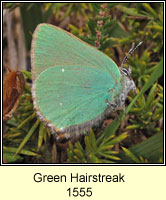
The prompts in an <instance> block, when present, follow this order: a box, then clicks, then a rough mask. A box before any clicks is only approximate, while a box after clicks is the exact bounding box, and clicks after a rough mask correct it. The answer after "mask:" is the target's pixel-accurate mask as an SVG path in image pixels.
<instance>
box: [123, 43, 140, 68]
mask: <svg viewBox="0 0 166 200" xmlns="http://www.w3.org/2000/svg"><path fill="white" fill-rule="evenodd" d="M142 43H143V41H141V42H139V43H138V44H137V46H136V47H134V46H135V43H134V42H133V43H132V46H131V49H130V50H129V52H128V54H127V55H126V56H125V57H124V59H123V61H122V64H121V66H120V67H121V68H123V65H124V64H125V63H126V61H127V59H128V58H129V57H130V56H131V55H132V54H133V52H134V51H135V50H136V49H137V48H138V47H139V46H140V45H141V44H142Z"/></svg>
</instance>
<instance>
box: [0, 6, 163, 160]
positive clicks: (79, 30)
mask: <svg viewBox="0 0 166 200" xmlns="http://www.w3.org/2000/svg"><path fill="white" fill-rule="evenodd" d="M15 9H20V13H21V20H22V25H23V30H24V36H25V44H26V52H27V58H28V55H29V51H30V48H31V40H32V33H33V31H34V29H35V27H36V26H37V24H39V23H42V22H47V23H51V24H54V25H56V26H59V27H62V28H64V29H66V30H68V31H70V32H72V33H73V34H74V35H76V36H78V37H80V38H81V39H82V40H84V41H86V42H88V43H89V44H91V45H93V46H96V48H98V49H99V50H101V51H103V52H104V53H106V54H107V55H108V56H110V57H111V58H112V59H113V60H114V61H115V62H116V63H117V64H118V65H119V66H120V63H121V62H122V59H123V57H124V55H125V53H126V52H128V50H129V49H130V46H131V44H132V43H133V42H135V43H136V44H137V43H139V42H140V41H143V44H142V45H141V47H139V49H137V51H136V52H135V54H134V56H132V57H131V58H129V61H128V64H129V65H130V67H131V69H132V78H133V80H134V81H135V84H136V86H137V93H138V94H137V95H136V96H134V94H130V96H129V98H128V101H127V102H126V104H127V105H128V107H127V108H126V115H125V114H124V113H123V112H122V111H118V115H119V117H117V116H114V114H113V116H110V118H109V119H107V120H105V122H104V124H103V125H102V127H101V128H100V129H96V130H90V132H89V134H87V135H86V136H84V137H81V138H80V139H79V140H78V141H76V142H75V141H69V142H68V141H66V142H63V143H62V142H56V143H53V142H52V141H53V140H54V138H53V136H52V135H51V134H50V132H49V130H48V129H47V128H46V127H45V126H44V125H43V123H41V122H40V121H39V119H37V118H36V114H35V111H34V110H33V104H32V98H31V80H32V79H31V73H30V72H28V71H26V70H22V73H23V74H24V76H25V79H26V87H25V89H24V93H23V95H22V97H21V100H20V104H19V106H18V108H17V110H16V111H15V112H14V114H13V117H12V118H11V119H10V120H8V121H6V122H5V131H4V133H3V160H4V162H6V163H13V162H14V163H32V162H33V163H51V162H52V163H54V162H69V163H162V162H163V3H107V4H105V3H104V4H103V3H5V4H4V10H7V11H8V12H13V11H14V10H15ZM3 40H4V41H5V40H6V38H5V37H4V38H3ZM16 40H17V38H16ZM7 45H8V44H6V48H7ZM27 65H28V62H27ZM29 68H30V66H27V69H29ZM105 127H106V128H105ZM66 152H67V153H66Z"/></svg>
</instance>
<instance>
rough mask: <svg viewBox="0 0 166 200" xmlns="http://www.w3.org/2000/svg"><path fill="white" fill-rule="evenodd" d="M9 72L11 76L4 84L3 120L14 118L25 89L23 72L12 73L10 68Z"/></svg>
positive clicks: (7, 77) (8, 76)
mask: <svg viewBox="0 0 166 200" xmlns="http://www.w3.org/2000/svg"><path fill="white" fill-rule="evenodd" d="M8 70H9V74H8V75H7V76H6V78H5V80H4V83H3V120H8V119H10V118H11V117H12V114H13V112H14V111H15V110H16V108H17V106H18V104H19V101H20V97H21V95H22V93H23V90H24V87H25V79H24V76H23V74H22V72H20V71H12V70H11V69H10V68H8Z"/></svg>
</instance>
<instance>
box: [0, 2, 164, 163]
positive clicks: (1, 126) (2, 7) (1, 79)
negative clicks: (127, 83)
mask: <svg viewBox="0 0 166 200" xmlns="http://www.w3.org/2000/svg"><path fill="white" fill-rule="evenodd" d="M7 2H8V1H1V125H2V124H3V113H2V109H3V108H2V107H3V106H2V105H3V94H2V91H3V54H2V53H3V47H2V41H3V3H7ZM9 2H10V3H32V2H33V3H39V1H19V2H18V1H9ZM40 2H41V3H44V2H45V3H48V2H53V3H57V1H40ZM59 2H60V3H66V2H69V1H58V3H59ZM70 2H71V3H82V2H85V1H70ZM87 2H90V3H92V1H87ZM95 2H96V3H99V2H102V3H104V2H103V1H93V3H95ZM105 2H108V3H109V2H111V3H116V2H118V3H125V2H126V3H128V2H129V1H105ZM135 2H136V3H143V2H147V3H149V2H150V3H164V16H163V19H164V84H165V1H131V3H135ZM164 119H165V85H164ZM163 123H164V131H165V121H163ZM163 139H164V147H163V149H164V150H165V134H164V137H163ZM2 140H3V126H1V163H0V165H2V166H164V165H165V151H164V152H163V156H164V159H163V164H68V163H67V164H3V155H2V151H3V145H2Z"/></svg>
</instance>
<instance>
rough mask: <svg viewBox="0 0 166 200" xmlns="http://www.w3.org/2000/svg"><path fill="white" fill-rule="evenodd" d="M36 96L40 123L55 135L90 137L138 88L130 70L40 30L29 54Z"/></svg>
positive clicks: (51, 29)
mask: <svg viewBox="0 0 166 200" xmlns="http://www.w3.org/2000/svg"><path fill="white" fill-rule="evenodd" d="M31 64H32V77H33V78H32V79H33V84H32V96H33V102H34V108H35V109H36V112H37V115H38V116H39V118H40V119H41V120H42V121H43V122H44V123H45V124H46V125H47V126H48V127H49V128H50V130H51V132H52V133H56V134H57V135H58V133H61V134H64V136H65V137H70V136H73V135H74V134H79V133H82V132H85V131H87V130H88V129H89V128H90V127H93V126H95V125H96V124H98V123H99V122H100V121H102V120H103V119H104V116H105V115H106V114H107V113H108V112H110V111H111V110H113V109H114V108H116V107H123V106H124V103H125V99H126V98H127V95H128V92H129V91H130V90H132V89H134V88H135V84H134V82H133V80H131V78H130V73H131V71H130V70H127V69H125V68H123V66H122V67H121V68H120V69H119V68H118V67H117V65H116V64H115V62H114V61H113V60H112V59H110V58H109V57H108V56H106V55H105V54H104V53H102V52H100V51H99V50H97V49H96V48H95V47H92V46H90V45H89V44H87V43H85V42H83V41H81V40H80V39H78V38H77V37H75V36H74V35H72V34H71V33H68V32H66V31H64V30H62V29H60V28H58V27H55V26H53V25H49V24H39V25H38V26H37V28H36V30H35V32H34V34H33V40H32V49H31Z"/></svg>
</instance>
